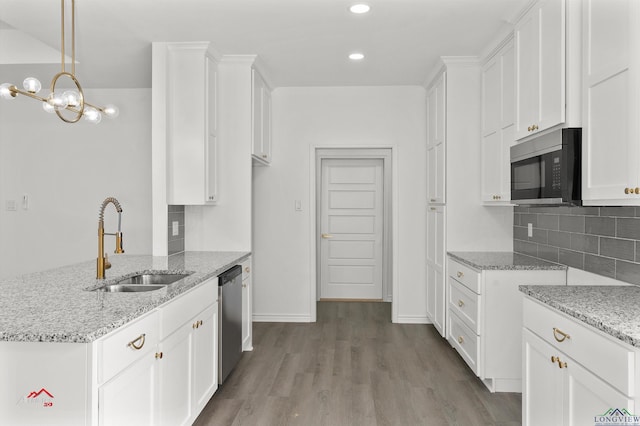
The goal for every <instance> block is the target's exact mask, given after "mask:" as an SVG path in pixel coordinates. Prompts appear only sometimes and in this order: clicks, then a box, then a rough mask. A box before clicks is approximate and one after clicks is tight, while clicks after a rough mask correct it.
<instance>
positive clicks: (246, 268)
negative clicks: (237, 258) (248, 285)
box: [240, 258, 251, 281]
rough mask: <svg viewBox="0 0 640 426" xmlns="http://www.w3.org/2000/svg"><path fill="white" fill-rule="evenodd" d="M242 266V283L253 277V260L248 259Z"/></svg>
mask: <svg viewBox="0 0 640 426" xmlns="http://www.w3.org/2000/svg"><path fill="white" fill-rule="evenodd" d="M240 266H241V267H242V281H244V280H246V279H247V278H249V277H250V276H251V258H249V259H246V260H245V261H244V262H242V263H241V264H240Z"/></svg>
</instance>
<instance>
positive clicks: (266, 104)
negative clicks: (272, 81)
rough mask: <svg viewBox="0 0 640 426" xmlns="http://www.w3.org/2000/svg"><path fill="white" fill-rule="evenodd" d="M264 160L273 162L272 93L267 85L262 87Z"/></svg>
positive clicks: (262, 151)
mask: <svg viewBox="0 0 640 426" xmlns="http://www.w3.org/2000/svg"><path fill="white" fill-rule="evenodd" d="M261 146H262V149H261V153H262V158H263V159H264V160H265V161H266V162H268V163H270V162H271V93H270V92H269V88H268V87H267V86H266V85H263V87H262V144H261Z"/></svg>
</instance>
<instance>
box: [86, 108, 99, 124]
mask: <svg viewBox="0 0 640 426" xmlns="http://www.w3.org/2000/svg"><path fill="white" fill-rule="evenodd" d="M82 115H83V116H84V119H85V120H87V121H88V122H90V123H93V124H98V123H99V122H100V121H101V120H102V114H100V111H98V110H97V109H95V108H94V107H85V108H84V113H83V114H82Z"/></svg>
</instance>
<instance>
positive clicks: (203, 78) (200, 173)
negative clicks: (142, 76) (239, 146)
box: [166, 43, 219, 205]
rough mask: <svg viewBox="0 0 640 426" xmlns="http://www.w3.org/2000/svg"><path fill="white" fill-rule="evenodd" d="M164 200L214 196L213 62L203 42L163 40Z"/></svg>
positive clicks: (210, 200)
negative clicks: (164, 65)
mask: <svg viewBox="0 0 640 426" xmlns="http://www.w3.org/2000/svg"><path fill="white" fill-rule="evenodd" d="M166 49H167V56H166V61H167V63H166V67H167V68H166V91H167V95H166V96H167V98H166V109H167V115H166V119H167V126H166V132H167V203H168V204H175V205H203V204H215V203H216V202H217V201H218V198H219V194H218V177H217V173H218V171H217V169H218V167H217V156H218V153H217V144H218V118H217V116H218V108H217V90H218V89H217V87H218V77H217V69H218V67H217V62H216V60H215V58H214V57H213V55H212V54H211V53H210V52H209V43H168V44H167V47H166Z"/></svg>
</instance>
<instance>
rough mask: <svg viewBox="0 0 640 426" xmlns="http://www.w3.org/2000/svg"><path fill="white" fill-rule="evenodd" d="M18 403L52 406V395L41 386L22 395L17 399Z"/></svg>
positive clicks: (32, 405) (31, 405)
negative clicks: (37, 389)
mask: <svg viewBox="0 0 640 426" xmlns="http://www.w3.org/2000/svg"><path fill="white" fill-rule="evenodd" d="M18 404H19V405H23V406H25V407H27V406H29V407H38V406H40V407H44V408H51V407H53V395H52V394H51V392H49V391H48V390H46V389H45V388H41V389H40V390H39V391H31V392H29V394H28V395H25V396H23V397H22V398H20V400H19V401H18Z"/></svg>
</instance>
